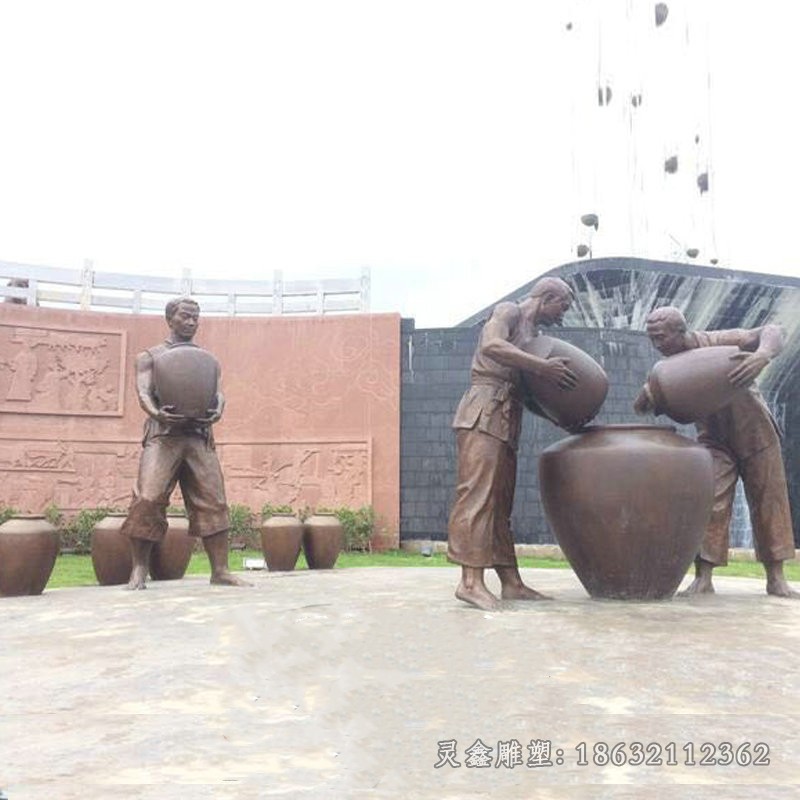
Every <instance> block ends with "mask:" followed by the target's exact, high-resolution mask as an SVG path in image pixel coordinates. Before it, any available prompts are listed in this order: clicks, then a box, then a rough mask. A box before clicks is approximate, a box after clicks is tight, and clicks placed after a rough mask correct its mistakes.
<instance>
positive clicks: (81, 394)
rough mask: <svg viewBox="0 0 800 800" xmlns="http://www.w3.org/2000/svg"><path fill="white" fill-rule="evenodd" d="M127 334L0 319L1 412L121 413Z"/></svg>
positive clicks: (110, 414)
mask: <svg viewBox="0 0 800 800" xmlns="http://www.w3.org/2000/svg"><path fill="white" fill-rule="evenodd" d="M124 363H125V334H124V332H122V331H116V332H112V331H102V332H98V331H91V330H57V329H53V328H44V327H34V326H32V325H9V324H6V323H0V411H5V412H10V413H15V414H67V415H73V414H79V415H82V414H85V415H91V416H120V415H121V414H122V405H123V398H124Z"/></svg>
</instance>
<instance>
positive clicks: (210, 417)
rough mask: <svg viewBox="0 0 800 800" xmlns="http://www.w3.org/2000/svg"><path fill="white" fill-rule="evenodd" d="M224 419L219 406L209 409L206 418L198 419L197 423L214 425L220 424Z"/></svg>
mask: <svg viewBox="0 0 800 800" xmlns="http://www.w3.org/2000/svg"><path fill="white" fill-rule="evenodd" d="M221 419H222V409H221V408H220V407H219V406H215V407H214V408H209V409H208V410H207V411H206V416H204V417H198V419H197V421H198V422H199V423H200V424H201V425H213V424H214V423H215V422H219V421H220V420H221Z"/></svg>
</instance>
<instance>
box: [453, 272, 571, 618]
mask: <svg viewBox="0 0 800 800" xmlns="http://www.w3.org/2000/svg"><path fill="white" fill-rule="evenodd" d="M572 299H573V298H572V290H571V289H570V288H569V286H568V285H567V284H566V283H564V281H562V280H560V279H559V278H543V279H542V280H540V281H538V282H537V283H536V284H535V285H534V287H533V289H532V290H531V293H530V295H529V296H528V297H526V298H525V299H524V300H522V301H521V302H519V303H500V304H498V305H497V306H496V307H495V308H494V310H493V312H492V315H491V317H490V318H489V320H488V321H487V322H486V324H485V326H484V328H483V331H482V333H481V337H480V341H479V343H478V347H477V349H476V351H475V355H474V356H473V360H472V368H471V379H470V386H469V388H468V389H467V391H466V392H465V394H464V396H463V397H462V398H461V402H460V403H459V406H458V409H457V411H456V414H455V419H454V420H453V427H454V428H455V429H456V446H457V450H458V485H457V488H456V499H455V502H454V504H453V508H452V510H451V512H450V519H449V522H448V529H447V530H448V544H447V555H448V558H449V559H450V560H451V561H454V562H456V563H457V564H460V565H461V582H460V583H459V585H458V588H457V589H456V597H457V598H458V599H459V600H463V601H464V602H465V603H470V604H471V605H474V606H477V607H478V608H481V609H485V610H492V609H496V608H498V607H499V600H498V598H497V597H496V596H495V595H494V594H492V592H490V591H489V589H488V588H487V587H486V584H485V583H484V571H485V570H486V569H487V568H493V569H494V570H495V572H496V573H497V576H498V577H499V579H500V583H501V587H502V588H501V597H502V598H503V599H504V600H540V599H543V597H544V595H542V594H540V593H539V592H537V591H535V590H534V589H531V588H530V587H528V586H526V585H525V584H524V583H523V582H522V578H521V577H520V574H519V569H518V566H517V558H516V554H515V552H514V540H513V537H512V535H511V528H510V517H511V509H512V505H513V501H514V487H515V483H516V471H517V445H518V442H519V433H520V425H521V422H522V406H523V403H525V402H526V395H525V391H524V386H523V382H522V371H525V372H529V373H532V375H533V378H532V380H539V381H544V382H548V383H551V384H554V385H556V386H559V387H561V388H562V389H564V390H573V389H574V388H575V387H576V385H577V382H578V379H577V376H576V375H575V373H574V372H573V371H572V370H571V369H570V368H569V367H568V366H567V362H568V359H566V358H558V357H556V358H540V357H538V356H534V355H530V354H529V353H526V352H525V351H524V349H523V348H524V347H525V345H526V343H528V342H529V340H530V339H532V338H533V337H535V336H536V335H537V333H538V331H537V326H539V325H552V324H554V323H558V322H560V321H561V319H562V317H563V315H564V312H565V311H566V310H567V309H568V308H569V307H570V304H571V303H572Z"/></svg>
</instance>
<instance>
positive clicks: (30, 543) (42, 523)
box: [0, 514, 59, 597]
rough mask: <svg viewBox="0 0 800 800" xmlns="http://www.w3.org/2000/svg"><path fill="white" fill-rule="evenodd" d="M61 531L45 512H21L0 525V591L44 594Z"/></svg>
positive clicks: (56, 553)
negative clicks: (45, 515)
mask: <svg viewBox="0 0 800 800" xmlns="http://www.w3.org/2000/svg"><path fill="white" fill-rule="evenodd" d="M58 550H59V539H58V531H57V530H56V528H55V527H53V526H52V525H51V524H50V523H49V522H48V521H47V520H46V519H45V518H44V517H43V516H41V515H36V514H19V515H17V516H13V517H11V519H9V520H6V521H5V522H4V523H3V524H2V525H0V595H2V596H3V597H16V596H18V595H26V594H41V593H42V592H43V591H44V587H45V586H47V581H48V580H50V575H51V573H52V572H53V567H54V566H55V563H56V556H57V555H58Z"/></svg>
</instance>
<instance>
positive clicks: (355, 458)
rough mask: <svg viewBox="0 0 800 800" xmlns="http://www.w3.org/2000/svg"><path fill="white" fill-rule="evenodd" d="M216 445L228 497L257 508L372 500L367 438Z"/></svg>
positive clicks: (360, 503) (357, 504)
mask: <svg viewBox="0 0 800 800" xmlns="http://www.w3.org/2000/svg"><path fill="white" fill-rule="evenodd" d="M217 449H218V452H219V456H220V463H221V464H222V472H223V474H224V475H225V486H226V491H227V494H228V500H229V502H234V503H236V502H238V503H246V504H247V505H249V506H250V507H251V508H252V509H253V510H254V511H259V510H260V509H261V507H262V506H263V505H264V504H265V503H271V504H272V505H289V506H292V508H294V509H300V508H304V507H306V506H308V507H310V508H319V507H328V508H337V507H339V506H350V507H351V508H358V507H360V506H364V505H368V504H369V503H371V502H372V485H371V479H370V476H371V474H372V454H371V449H370V446H369V442H366V441H351V442H324V441H308V442H255V443H248V444H221V445H218V448H217Z"/></svg>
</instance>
